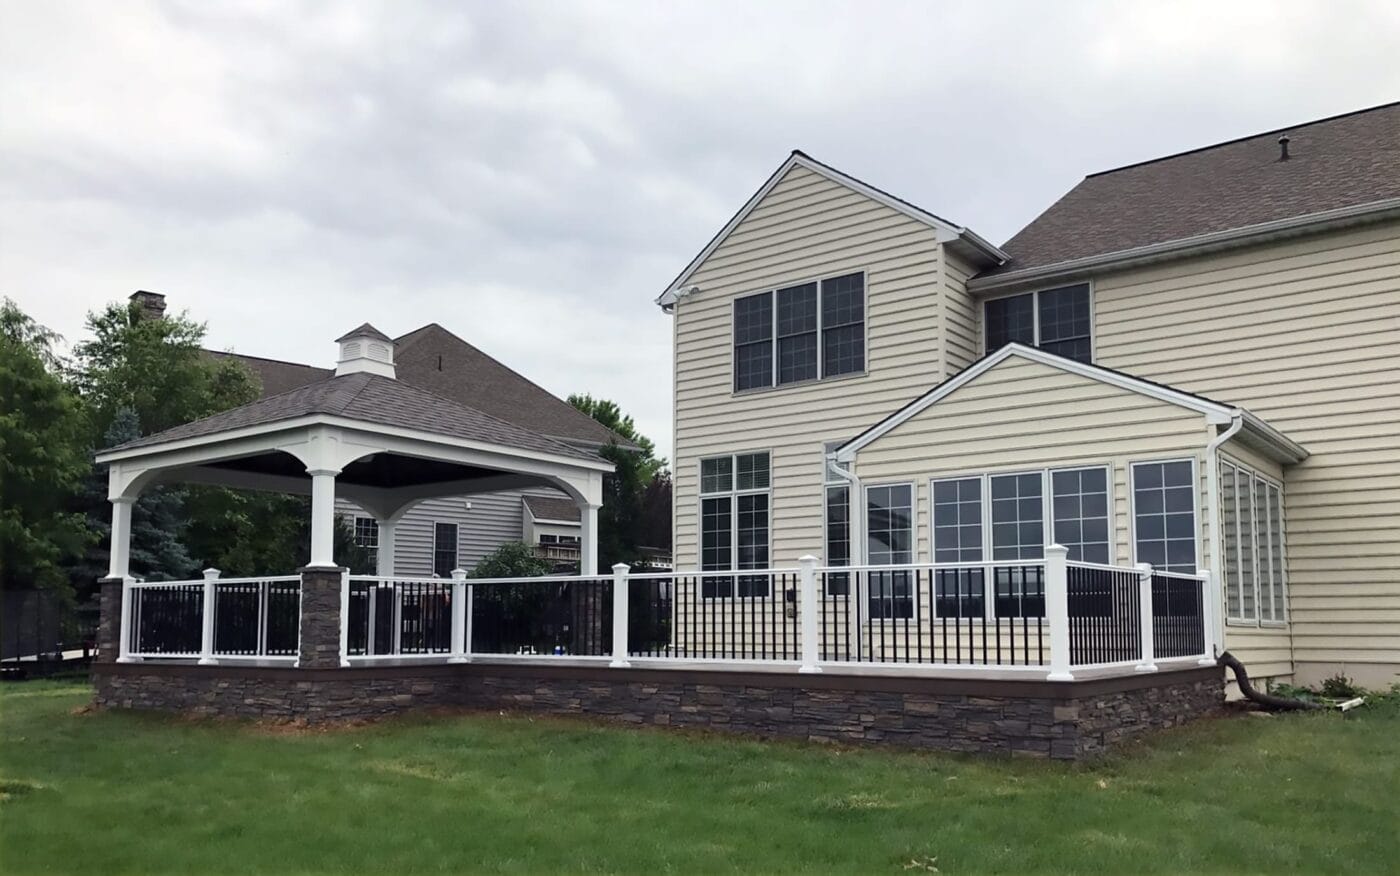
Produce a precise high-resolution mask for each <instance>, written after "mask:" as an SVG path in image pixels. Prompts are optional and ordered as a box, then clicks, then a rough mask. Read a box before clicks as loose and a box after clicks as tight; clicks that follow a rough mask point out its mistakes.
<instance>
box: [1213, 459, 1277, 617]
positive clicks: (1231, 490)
mask: <svg viewBox="0 0 1400 876" xmlns="http://www.w3.org/2000/svg"><path fill="white" fill-rule="evenodd" d="M1220 503H1221V508H1220V523H1221V526H1220V529H1221V533H1220V534H1221V548H1222V550H1223V552H1224V554H1225V557H1224V560H1225V562H1224V570H1223V577H1224V580H1225V607H1226V614H1227V615H1228V616H1229V619H1230V620H1232V621H1236V622H1243V623H1261V624H1281V623H1284V622H1285V621H1286V620H1287V614H1286V611H1285V608H1284V601H1285V590H1284V544H1283V491H1282V489H1281V488H1280V487H1279V485H1278V484H1276V483H1274V482H1273V481H1271V480H1269V479H1267V478H1265V477H1263V476H1262V475H1260V474H1258V473H1257V472H1254V471H1251V470H1250V469H1248V468H1245V467H1244V466H1242V465H1238V464H1235V463H1230V462H1225V461H1223V460H1222V461H1221V463H1220Z"/></svg>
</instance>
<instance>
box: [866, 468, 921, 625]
mask: <svg viewBox="0 0 1400 876" xmlns="http://www.w3.org/2000/svg"><path fill="white" fill-rule="evenodd" d="M865 539H866V557H867V559H868V561H869V563H870V565H872V566H896V565H902V564H907V563H912V562H914V487H913V485H912V484H892V485H889V486H878V487H873V486H872V487H866V488H865ZM912 583H913V578H912V575H911V573H910V572H909V571H908V570H898V571H892V572H871V573H870V593H869V598H870V617H871V618H875V619H879V618H908V617H913V616H914V599H913V594H912V591H911V585H912Z"/></svg>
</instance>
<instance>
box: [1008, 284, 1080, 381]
mask: <svg viewBox="0 0 1400 876" xmlns="http://www.w3.org/2000/svg"><path fill="white" fill-rule="evenodd" d="M1089 311H1090V307H1089V286H1088V284H1087V283H1084V284H1079V285H1076V286H1065V287H1062V288H1059V289H1044V290H1041V291H1038V292H1026V293H1024V294H1021V295H1010V296H1007V297H1004V298H992V299H989V300H988V301H987V302H986V304H985V305H984V307H983V313H982V316H983V323H984V325H985V327H986V329H985V335H986V349H987V352H988V353H992V352H995V351H997V350H999V349H1001V348H1002V347H1004V346H1006V345H1007V344H1009V343H1011V342H1013V341H1015V342H1017V343H1020V344H1025V345H1026V346H1029V347H1039V348H1040V349H1042V350H1045V351H1046V352H1047V353H1054V354H1056V355H1058V356H1064V357H1065V358H1067V359H1074V360H1076V361H1078V362H1090V361H1092V359H1093V343H1092V340H1091V335H1092V319H1091V317H1090V312H1089Z"/></svg>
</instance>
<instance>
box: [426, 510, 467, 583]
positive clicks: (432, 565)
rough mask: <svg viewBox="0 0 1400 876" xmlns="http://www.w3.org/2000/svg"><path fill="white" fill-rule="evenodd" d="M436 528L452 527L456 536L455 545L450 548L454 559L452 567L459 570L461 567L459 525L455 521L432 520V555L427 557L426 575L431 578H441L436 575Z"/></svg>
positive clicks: (460, 533) (460, 534) (460, 529)
mask: <svg viewBox="0 0 1400 876" xmlns="http://www.w3.org/2000/svg"><path fill="white" fill-rule="evenodd" d="M438 526H450V527H452V531H453V532H454V533H456V534H457V543H456V544H455V545H453V546H452V549H453V557H454V559H455V562H454V563H453V564H452V565H453V567H454V568H461V566H462V527H461V525H460V524H458V523H457V521H455V520H434V521H433V550H432V553H430V554H429V555H428V574H429V575H431V576H433V577H441V576H439V575H438V573H437V553H438V550H437V534H438Z"/></svg>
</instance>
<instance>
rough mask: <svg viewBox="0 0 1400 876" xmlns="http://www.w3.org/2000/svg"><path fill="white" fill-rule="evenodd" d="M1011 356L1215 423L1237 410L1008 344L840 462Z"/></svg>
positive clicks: (868, 435)
mask: <svg viewBox="0 0 1400 876" xmlns="http://www.w3.org/2000/svg"><path fill="white" fill-rule="evenodd" d="M1012 356H1017V357H1020V358H1022V359H1029V360H1030V361H1032V362H1039V363H1040V364H1042V365H1048V366H1050V367H1051V368H1058V369H1059V370H1061V371H1067V372H1069V373H1071V374H1077V375H1079V376H1080V377H1086V378H1088V379H1090V380H1096V381H1098V382H1099V383H1106V384H1108V385H1110V386H1116V387H1118V388H1120V389H1126V390H1128V391H1130V392H1136V393H1138V394H1140V395H1145V396H1148V397H1150V398H1155V399H1157V400H1159V401H1164V402H1167V403H1169V404H1174V405H1178V406H1180V407H1183V408H1186V409H1188V410H1192V411H1196V412H1197V413H1200V414H1203V415H1205V416H1206V417H1207V418H1211V419H1212V420H1214V421H1223V422H1228V421H1229V418H1230V416H1231V414H1232V413H1233V412H1234V410H1235V409H1234V408H1230V407H1228V406H1226V405H1222V404H1216V403H1214V402H1209V401H1206V400H1205V399H1201V398H1197V397H1196V396H1193V395H1189V394H1187V393H1184V392H1180V391H1178V390H1175V389H1171V388H1170V387H1166V386H1160V385H1158V384H1155V383H1150V382H1148V381H1146V380H1140V379H1138V378H1136V377H1130V376H1128V375H1127V374H1120V373H1118V372H1116V371H1108V370H1106V369H1103V368H1099V367H1097V366H1094V365H1085V364H1084V363H1083V362H1076V361H1074V360H1073V359H1066V358H1064V357H1063V356H1056V355H1054V354H1052V353H1046V352H1045V351H1044V350H1039V349H1036V348H1034V347H1027V346H1025V345H1023V344H1016V343H1012V344H1007V345H1006V346H1004V347H1002V348H1001V349H1000V350H998V351H996V352H995V353H993V354H992V355H990V356H987V357H985V358H984V359H982V360H981V361H979V362H976V363H974V364H973V365H970V366H968V367H967V368H965V369H963V370H962V371H961V372H959V373H958V374H955V375H954V376H952V377H950V378H948V379H947V380H945V381H943V382H942V383H940V384H939V385H938V386H936V387H934V388H933V389H932V390H930V391H929V392H927V393H925V394H924V395H922V396H920V397H919V398H917V399H915V400H914V401H912V402H910V403H909V404H908V405H905V406H904V407H903V408H901V409H899V410H898V411H896V412H895V413H894V414H891V415H890V416H888V417H886V418H885V419H884V420H881V421H880V422H879V423H877V424H875V425H874V426H872V427H871V428H870V429H867V430H866V431H865V432H862V433H861V434H860V435H857V436H856V437H855V438H852V439H851V440H850V441H848V442H846V443H845V444H843V445H841V446H840V447H839V448H837V450H836V459H837V461H838V462H851V461H852V460H854V459H855V458H856V454H857V453H858V452H859V451H860V450H861V448H863V447H865V446H867V445H869V444H870V443H871V442H873V441H875V440H876V439H878V438H880V437H882V436H884V435H886V434H888V433H889V432H891V431H893V430H894V429H896V428H898V427H899V426H900V425H901V424H903V423H904V422H906V421H907V420H909V419H910V418H912V417H914V416H916V415H918V414H919V413H921V412H923V411H924V410H927V409H928V408H929V407H931V406H933V405H935V404H937V403H938V402H939V401H941V400H942V399H944V398H946V397H947V396H949V395H951V394H952V393H954V392H956V391H957V390H958V389H960V388H961V387H963V386H966V385H967V384H968V383H971V382H972V381H973V380H976V379H977V378H978V377H980V376H981V375H982V374H984V373H986V372H987V371H988V370H990V369H992V368H994V367H996V366H997V365H999V364H1000V363H1002V362H1004V361H1006V360H1007V359H1009V358H1010V357H1012Z"/></svg>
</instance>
